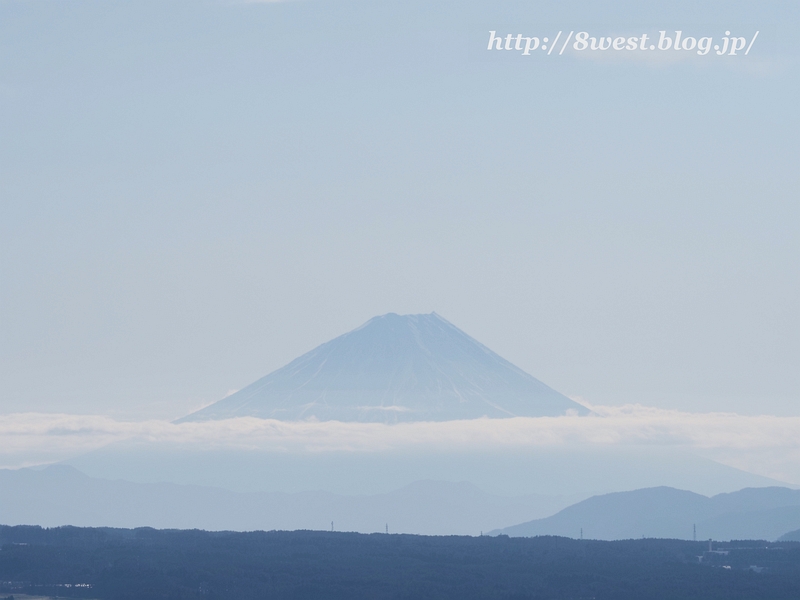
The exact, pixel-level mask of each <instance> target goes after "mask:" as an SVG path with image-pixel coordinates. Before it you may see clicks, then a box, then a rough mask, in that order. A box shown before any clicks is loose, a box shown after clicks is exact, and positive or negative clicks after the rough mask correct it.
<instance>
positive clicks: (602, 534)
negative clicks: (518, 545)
mask: <svg viewBox="0 0 800 600" xmlns="http://www.w3.org/2000/svg"><path fill="white" fill-rule="evenodd" d="M798 527H800V490H792V489H789V488H785V487H763V488H745V489H743V490H739V491H738V492H731V493H727V494H717V495H715V496H712V497H710V498H709V497H707V496H703V495H701V494H695V493H694V492H689V491H686V490H676V489H674V488H670V487H654V488H646V489H641V490H634V491H631V492H617V493H613V494H603V495H601V496H593V497H591V498H588V499H586V500H583V501H582V502H578V503H577V504H573V505H572V506H569V507H567V508H565V509H563V510H561V511H560V512H558V513H556V514H555V515H553V516H551V517H547V518H544V519H536V520H534V521H529V522H527V523H522V524H520V525H514V526H512V527H506V528H505V529H500V530H496V531H493V532H491V533H492V534H505V535H509V536H512V537H533V536H540V535H560V536H566V537H578V536H580V535H581V533H582V534H583V535H584V536H585V537H587V538H591V539H598V540H619V539H631V538H638V537H647V538H674V539H691V538H692V537H693V536H694V535H695V532H696V536H697V539H710V538H713V539H715V540H733V539H767V540H774V539H776V538H781V536H785V535H789V534H787V532H791V531H793V530H796V529H797V528H798ZM798 537H800V536H798ZM785 539H794V538H793V537H791V535H789V537H788V538H785Z"/></svg>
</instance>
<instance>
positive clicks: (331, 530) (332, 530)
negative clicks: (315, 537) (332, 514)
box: [331, 521, 333, 531]
mask: <svg viewBox="0 0 800 600" xmlns="http://www.w3.org/2000/svg"><path fill="white" fill-rule="evenodd" d="M331 531H333V521H331Z"/></svg>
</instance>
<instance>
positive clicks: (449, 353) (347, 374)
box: [179, 313, 588, 423]
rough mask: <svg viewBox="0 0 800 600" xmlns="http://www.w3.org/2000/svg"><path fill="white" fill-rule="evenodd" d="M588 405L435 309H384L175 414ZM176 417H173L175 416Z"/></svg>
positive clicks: (309, 415) (437, 413)
mask: <svg viewBox="0 0 800 600" xmlns="http://www.w3.org/2000/svg"><path fill="white" fill-rule="evenodd" d="M570 410H572V411H575V412H577V413H578V414H585V413H587V412H588V411H587V410H586V409H585V408H584V407H582V406H581V405H579V404H577V403H576V402H573V401H572V400H570V399H569V398H567V397H566V396H564V395H562V394H560V393H558V392H556V391H555V390H553V389H551V388H549V387H548V386H546V385H545V384H543V383H542V382H541V381H539V380H537V379H535V378H534V377H532V376H530V375H528V374H527V373H525V372H524V371H522V370H521V369H519V368H517V367H515V366H514V365H512V364H511V363H510V362H508V361H507V360H505V359H503V358H502V357H500V356H498V355H497V354H495V353H494V352H492V351H491V350H489V349H488V348H487V347H486V346H484V345H483V344H480V343H479V342H477V341H476V340H474V339H473V338H471V337H469V336H468V335H467V334H465V333H464V332H463V331H461V330H460V329H458V328H457V327H455V326H454V325H452V324H450V323H449V322H447V321H446V320H444V319H443V318H441V317H440V316H439V315H437V314H436V313H431V314H429V315H402V316H401V315H396V314H387V315H383V316H380V317H375V318H373V319H371V320H369V321H368V322H367V323H365V324H364V325H362V326H361V327H359V328H358V329H355V330H353V331H351V332H349V333H346V334H344V335H341V336H339V337H337V338H335V339H333V340H331V341H330V342H327V343H325V344H322V345H321V346H319V347H317V348H315V349H314V350H312V351H311V352H308V353H307V354H304V355H303V356H301V357H299V358H297V359H295V360H293V361H292V362H291V363H289V364H288V365H286V366H285V367H283V368H281V369H278V370H277V371H274V372H273V373H270V374H269V375H267V376H265V377H263V378H261V379H259V380H258V381H256V382H255V383H252V384H251V385H249V386H247V387H246V388H244V389H242V390H240V391H238V392H236V393H235V394H232V395H231V396H228V397H227V398H224V399H223V400H220V401H219V402H216V403H215V404H212V405H211V406H209V407H206V408H205V409H203V410H200V411H198V412H196V413H193V414H191V415H189V416H187V417H184V418H183V419H181V420H180V421H206V420H215V419H225V418H231V417H242V416H252V417H260V418H266V419H280V420H289V421H291V420H302V419H318V420H321V421H329V420H338V421H356V422H383V423H394V422H399V421H449V420H456V419H475V418H479V417H493V418H501V417H514V416H527V417H539V416H556V415H562V414H564V413H566V412H567V411H570ZM180 421H179V422H180Z"/></svg>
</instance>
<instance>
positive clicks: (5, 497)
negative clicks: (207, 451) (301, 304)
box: [0, 465, 574, 535]
mask: <svg viewBox="0 0 800 600" xmlns="http://www.w3.org/2000/svg"><path fill="white" fill-rule="evenodd" d="M573 501H574V500H573ZM569 503H570V499H569V498H566V497H559V496H544V495H536V494H531V495H526V496H518V497H514V498H509V497H503V496H496V495H492V494H488V493H486V492H484V491H482V490H481V489H479V488H478V487H476V486H474V485H472V484H469V483H452V482H446V481H418V482H415V483H413V484H411V485H408V486H405V487H403V488H401V489H398V490H395V491H393V492H389V493H385V494H373V495H361V496H345V495H340V494H332V493H330V492H321V491H317V492H313V491H309V492H299V493H291V494H289V493H280V492H247V493H237V492H232V491H228V490H224V489H220V488H213V487H205V486H195V485H178V484H174V483H132V482H129V481H119V480H117V481H110V480H107V479H98V478H94V477H88V476H86V475H84V474H83V473H81V472H80V471H78V470H77V469H74V468H72V467H68V466H63V465H58V466H50V467H47V468H45V469H41V470H38V469H37V470H35V469H19V470H0V523H1V524H6V525H23V524H26V525H41V526H45V527H55V526H59V525H76V526H87V527H95V526H98V527H99V526H104V527H142V526H149V527H155V528H164V529H171V528H174V529H195V528H196V529H208V530H234V531H250V530H273V529H284V530H294V529H323V530H324V529H330V527H331V522H333V524H334V527H335V529H336V530H337V531H358V532H362V533H373V532H381V531H385V527H386V526H387V525H388V527H389V530H390V531H391V532H393V533H422V534H430V535H448V534H469V535H478V534H479V533H480V532H481V530H484V531H488V530H489V529H492V528H495V527H498V526H503V525H506V524H508V523H513V522H515V521H519V520H522V519H530V518H532V517H536V516H543V515H547V514H552V513H553V512H554V511H556V510H558V509H560V508H563V507H564V506H566V505H567V504H569Z"/></svg>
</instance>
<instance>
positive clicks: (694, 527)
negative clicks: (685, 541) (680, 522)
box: [692, 524, 697, 542]
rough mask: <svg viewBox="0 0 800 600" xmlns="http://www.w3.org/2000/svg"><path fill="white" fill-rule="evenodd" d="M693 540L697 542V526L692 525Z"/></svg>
mask: <svg viewBox="0 0 800 600" xmlns="http://www.w3.org/2000/svg"><path fill="white" fill-rule="evenodd" d="M692 539H693V540H694V541H695V542H696V541H697V525H696V524H695V525H692Z"/></svg>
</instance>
